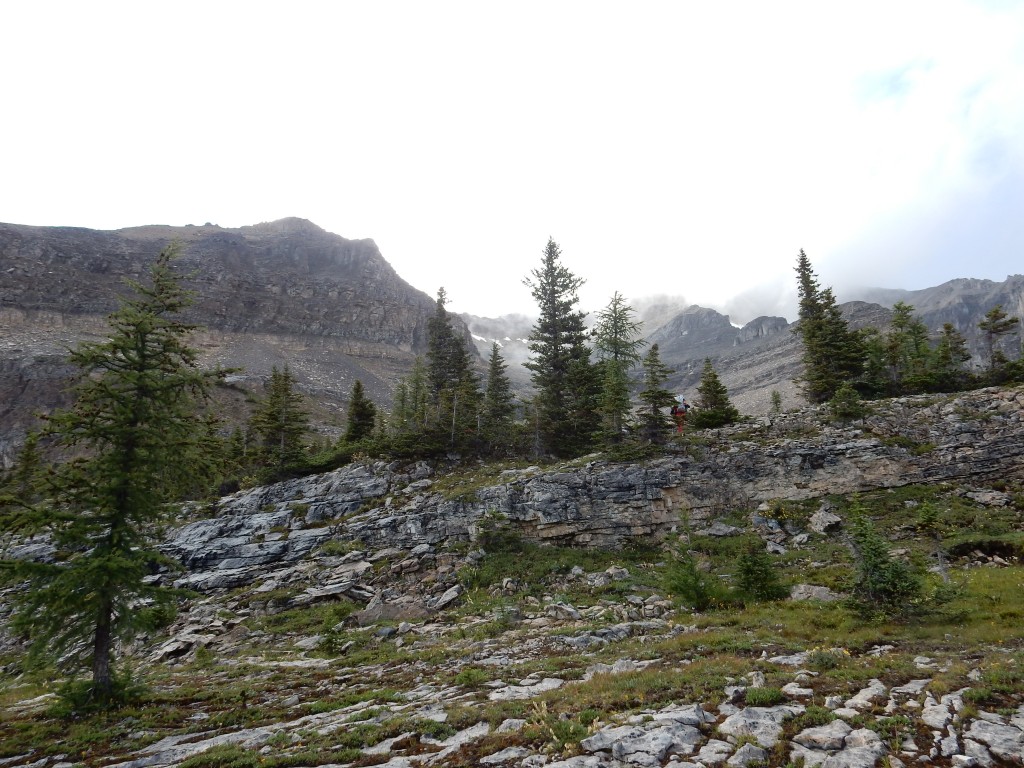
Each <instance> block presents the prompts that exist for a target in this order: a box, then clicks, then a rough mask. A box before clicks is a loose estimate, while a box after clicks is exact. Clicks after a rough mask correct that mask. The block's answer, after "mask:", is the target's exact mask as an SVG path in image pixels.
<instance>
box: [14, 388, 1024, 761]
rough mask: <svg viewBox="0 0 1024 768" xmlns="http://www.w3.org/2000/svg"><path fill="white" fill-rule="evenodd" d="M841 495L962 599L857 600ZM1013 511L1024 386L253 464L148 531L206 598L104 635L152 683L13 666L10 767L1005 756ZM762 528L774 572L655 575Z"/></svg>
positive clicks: (1019, 542) (1023, 464) (753, 538)
mask: <svg viewBox="0 0 1024 768" xmlns="http://www.w3.org/2000/svg"><path fill="white" fill-rule="evenodd" d="M848 494H859V497H858V498H859V501H857V502H856V503H858V504H860V505H861V506H863V507H865V508H867V509H868V510H870V514H871V516H872V518H873V519H874V520H875V521H876V523H877V524H878V525H879V526H885V529H886V531H887V534H888V535H889V536H890V537H891V538H892V539H893V541H892V546H894V547H898V549H897V550H896V551H895V553H894V555H895V556H899V557H903V558H909V559H910V560H912V561H915V562H920V563H921V564H922V565H923V566H926V567H927V566H931V567H932V568H933V569H934V568H939V569H940V570H941V569H942V568H948V569H949V570H951V571H953V572H955V574H956V576H955V578H956V581H957V583H958V585H959V587H958V589H959V590H960V592H959V593H958V595H959V596H957V597H954V598H953V600H954V602H953V603H952V604H951V605H950V606H949V608H948V610H949V613H946V614H939V615H936V616H932V617H928V616H927V615H926V616H922V617H919V618H918V619H916V620H915V621H914V622H913V623H912V624H911V625H909V626H900V625H896V624H891V623H885V624H877V623H872V622H865V621H863V620H861V621H858V620H856V618H855V617H854V615H853V614H852V613H851V612H850V610H849V608H847V607H846V606H845V604H844V603H843V601H842V599H841V595H840V594H838V593H839V592H840V591H842V590H843V589H847V588H849V586H850V584H851V579H850V576H851V570H852V568H853V567H854V561H853V559H852V557H851V556H850V553H849V552H848V550H847V548H846V546H845V545H844V541H845V539H846V535H847V532H848V524H849V515H850V514H851V509H852V507H851V506H850V505H851V503H853V502H852V500H851V497H850V496H848ZM926 506H930V507H934V508H937V509H938V510H939V526H938V528H939V529H940V530H942V531H943V533H942V536H943V537H944V541H943V548H944V551H945V555H944V558H945V559H944V560H940V559H938V557H937V555H936V545H935V541H934V540H933V538H932V537H931V536H928V535H921V534H920V533H919V532H918V530H917V528H916V527H915V524H914V520H915V519H916V518H915V515H916V514H917V510H919V509H923V508H924V507H926ZM1022 513H1024V389H1022V388H1014V389H990V390H981V391H977V392H970V393H964V394H960V395H956V396H937V397H913V398H902V399H898V400H893V401H885V402H881V403H878V404H876V405H875V406H874V410H873V412H872V413H871V414H870V415H869V416H867V417H866V418H865V419H864V421H863V422H858V423H856V424H848V425H833V424H830V423H829V422H828V421H827V420H825V419H824V418H823V412H822V411H821V409H806V410H803V411H799V412H793V413H786V414H781V415H778V416H775V417H763V418H760V419H757V420H755V421H754V422H752V423H749V424H746V425H742V426H739V427H733V428H730V429H724V430H718V431H708V432H703V433H698V434H695V435H692V436H685V437H684V438H683V439H681V440H677V441H675V442H673V443H672V444H671V445H670V446H669V449H668V451H667V452H666V453H665V455H663V456H660V457H655V458H652V459H649V460H647V461H644V462H639V463H614V462H610V461H607V460H606V459H604V458H602V457H601V456H591V457H586V458H584V459H581V460H579V461H576V462H571V463H567V464H561V465H557V466H552V467H501V466H493V467H479V468H475V469H468V470H466V469H464V470H461V471H458V472H449V471H446V470H445V469H444V468H443V467H440V466H435V465H430V464H426V463H414V464H402V463H383V462H380V463H363V464H354V465H351V466H348V467H343V468H341V469H339V470H336V471H334V472H331V473H328V474H326V475H321V476H316V477H309V478H302V479H298V480H293V481H288V482H285V483H281V484H278V485H274V486H268V487H262V488H253V489H250V490H247V491H244V492H241V493H238V494H235V495H233V496H229V497H226V498H224V499H222V500H221V501H220V502H219V503H217V504H216V505H214V506H213V507H212V508H211V507H206V506H204V507H200V508H197V509H195V510H193V511H192V512H191V513H187V514H185V515H184V516H183V519H182V521H181V524H180V525H179V526H178V527H177V528H176V529H175V530H174V531H173V532H172V533H171V535H170V536H169V538H168V539H167V542H166V546H165V551H166V552H167V554H168V555H170V556H171V557H173V558H175V559H177V560H178V561H179V562H180V563H181V564H182V566H183V569H182V570H180V571H177V572H175V571H171V570H166V571H164V572H163V573H162V574H160V576H159V578H160V579H161V580H163V581H164V582H165V583H168V584H174V585H176V586H179V587H183V588H186V589H189V590H192V591H193V592H194V597H192V598H190V599H188V600H187V601H186V602H184V603H183V605H182V611H181V614H180V615H179V617H178V618H177V620H176V621H175V622H174V623H173V624H172V625H171V626H170V627H168V628H166V629H165V630H163V631H161V632H154V633H151V634H149V635H147V636H144V637H141V638H138V639H137V640H136V641H135V642H134V644H132V645H131V646H128V647H125V648H124V649H122V651H123V653H124V654H125V655H126V656H127V657H129V658H130V659H131V660H132V663H133V664H134V665H135V667H136V674H139V675H142V676H144V677H145V678H146V679H147V680H149V681H150V682H151V684H152V685H154V686H155V688H154V690H153V692H152V693H151V694H149V699H148V700H147V701H149V702H150V703H149V704H146V703H143V704H140V705H138V706H135V707H133V708H131V709H130V710H126V711H124V712H120V713H114V714H113V715H112V716H110V717H109V718H106V719H102V720H99V721H97V720H95V719H90V718H85V719H78V720H71V721H59V720H54V719H53V716H52V715H47V714H46V712H45V710H46V707H47V706H49V704H50V703H52V701H53V695H52V693H49V692H47V690H46V688H47V686H45V685H43V686H41V685H40V684H39V683H38V682H37V681H35V682H34V681H33V679H32V678H31V677H30V676H28V677H21V678H16V677H14V675H16V674H17V672H16V668H15V667H14V666H8V667H6V668H5V672H4V674H5V675H6V677H4V678H2V679H3V680H4V688H5V693H4V694H3V702H4V703H3V707H4V714H3V717H2V718H0V761H2V762H0V765H3V766H10V767H11V768H15V767H17V768H21V767H22V766H33V767H34V768H54V767H55V766H58V765H60V766H71V765H76V764H84V765H89V766H121V767H123V768H143V767H144V766H182V767H183V768H199V767H200V766H210V767H211V768H214V767H217V766H225V767H226V766H250V765H251V766H257V765H262V766H270V768H276V766H314V765H346V766H353V768H355V767H356V766H367V765H386V766H390V767H391V768H411V767H412V766H431V765H434V766H480V765H499V766H500V765H507V766H551V767H552V768H584V767H591V768H597V767H600V766H609V767H612V766H615V767H618V768H623V767H625V766H686V767H687V768H697V767H698V766H720V765H728V766H747V765H751V766H753V765H768V766H783V765H788V764H799V761H802V762H803V764H804V765H806V766H812V765H823V766H826V768H838V767H839V766H850V767H851V768H860V767H863V768H871V767H872V766H876V765H879V764H884V765H889V766H911V765H937V766H949V765H956V766H973V765H981V766H994V765H1020V764H1022V763H1024V695H1022V692H1024V629H1022V626H1021V624H1020V617H1021V616H1024V592H1022V590H1021V589H1020V582H1021V578H1022V576H1024V567H1022V564H1021V557H1022V555H1024V517H1022ZM750 543H756V545H757V546H758V547H759V548H761V549H762V550H766V551H767V552H769V553H771V554H770V556H771V558H772V559H773V563H774V564H775V567H776V569H777V570H778V571H779V572H780V573H783V574H785V577H786V580H787V582H788V584H787V586H788V587H789V588H790V590H791V591H790V595H791V596H790V599H788V600H786V601H784V602H781V603H772V604H768V605H764V606H759V605H757V604H753V605H748V606H746V607H745V608H742V609H734V610H711V611H709V612H706V613H695V612H691V611H689V610H687V609H686V608H684V607H682V606H681V605H680V604H679V602H677V601H676V600H674V599H673V598H672V595H671V594H670V593H669V592H667V591H666V589H665V585H666V583H667V582H666V581H665V575H666V574H667V573H670V572H671V569H672V565H671V563H672V561H673V554H672V552H673V549H676V550H678V549H679V548H682V549H690V550H691V551H693V552H695V553H697V554H698V555H699V557H700V558H702V559H703V560H704V562H705V565H706V566H707V567H710V568H711V569H712V570H711V571H710V572H709V573H710V574H711V575H712V576H713V577H714V578H716V579H718V578H720V579H723V580H724V583H728V582H729V580H730V578H732V576H733V574H734V573H735V566H734V562H733V558H734V557H735V556H736V554H737V553H738V552H740V551H742V547H743V546H748V545H750ZM537 544H544V545H545V546H537ZM567 544H572V545H575V546H574V547H566V546H564V545H567ZM663 545H667V547H668V548H667V549H666V548H662V546H663ZM21 547H22V549H21V552H22V554H24V555H25V556H45V552H46V544H45V542H22V543H21ZM943 563H945V565H943ZM5 603H6V601H3V600H2V599H0V605H4V604H5ZM2 613H3V609H2V608H0V614H2ZM17 640H18V639H17V638H14V637H10V636H7V637H5V639H4V645H3V648H2V654H3V658H4V659H5V660H10V659H11V658H12V653H14V652H15V650H16V648H17ZM47 729H49V730H47ZM42 734H48V736H47V737H46V738H45V739H44V738H42Z"/></svg>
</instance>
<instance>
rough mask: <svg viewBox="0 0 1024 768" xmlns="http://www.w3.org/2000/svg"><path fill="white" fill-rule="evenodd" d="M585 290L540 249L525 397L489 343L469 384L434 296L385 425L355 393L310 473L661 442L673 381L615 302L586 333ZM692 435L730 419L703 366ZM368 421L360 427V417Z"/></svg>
mask: <svg viewBox="0 0 1024 768" xmlns="http://www.w3.org/2000/svg"><path fill="white" fill-rule="evenodd" d="M583 282H584V280H583V279H582V278H580V277H578V276H576V275H574V274H573V273H572V272H571V271H570V270H569V269H568V268H566V267H565V265H564V264H563V263H562V262H561V250H560V249H559V247H558V244H557V243H555V241H554V240H549V241H548V243H547V246H546V247H545V249H544V252H543V254H542V258H541V263H540V266H538V267H537V268H535V269H533V270H532V271H531V272H530V274H529V275H528V276H527V277H526V278H525V280H524V283H525V284H526V285H527V286H528V287H529V288H530V290H531V293H532V295H533V298H534V300H535V301H536V303H537V307H538V315H539V316H538V319H537V322H536V323H535V325H534V326H533V328H532V330H531V333H530V337H529V349H530V351H531V353H532V354H531V357H530V360H529V361H528V362H527V363H526V367H527V368H528V369H529V371H530V378H531V382H532V384H533V394H532V396H531V397H528V398H525V399H520V398H517V397H516V396H515V394H514V392H513V389H512V385H511V383H510V381H509V378H508V375H507V369H508V366H507V363H506V362H505V360H504V358H503V357H502V354H501V347H500V345H499V344H497V343H494V344H493V345H492V347H491V352H490V356H489V358H488V360H487V368H486V372H485V373H484V375H483V376H480V375H478V374H477V372H476V371H475V370H474V367H473V359H472V356H471V354H470V352H469V348H468V346H467V342H466V338H465V336H464V335H463V334H461V333H460V332H458V331H457V330H456V329H455V327H454V326H453V323H452V318H451V317H450V316H449V314H448V311H447V309H446V304H447V303H448V299H447V295H446V294H445V291H444V289H443V288H442V289H441V290H440V291H439V292H438V295H437V301H436V306H435V311H434V315H433V317H432V318H431V319H430V321H429V323H428V341H427V353H426V355H425V357H423V358H418V359H417V360H416V362H415V364H414V366H413V369H412V371H411V372H410V373H409V375H408V376H406V377H405V378H403V379H401V380H400V381H399V382H398V383H397V385H396V387H395V390H394V396H393V398H392V407H391V411H390V412H389V413H386V412H384V410H383V409H379V408H376V407H375V406H374V405H373V404H372V403H367V401H366V399H365V394H363V393H362V385H361V384H360V383H359V382H356V385H355V388H354V389H353V392H352V397H351V405H350V408H349V421H348V428H347V429H346V432H345V436H344V437H343V438H342V440H341V441H339V443H338V444H337V445H336V446H334V447H333V449H332V450H330V451H327V452H323V453H321V454H320V455H318V456H316V457H313V458H312V459H311V466H313V467H316V468H317V469H323V468H328V467H330V466H336V465H338V464H339V463H342V462H344V461H347V460H348V459H350V458H351V457H352V456H354V455H357V454H367V455H381V456H392V457H439V456H448V457H453V458H460V459H465V458H473V457H481V458H512V457H523V458H541V457H545V456H548V457H557V458H569V457H574V456H580V455H584V454H586V453H588V452H591V451H595V450H608V451H612V452H613V453H614V452H616V451H618V452H621V453H629V452H635V451H637V450H639V449H643V448H645V447H647V446H651V445H657V444H659V443H662V442H664V441H665V440H666V439H667V438H668V437H669V436H670V435H671V434H672V432H673V429H674V428H676V422H675V421H674V420H673V418H672V416H671V414H670V412H669V411H670V409H671V408H672V406H673V405H675V404H676V396H675V395H673V393H672V392H670V391H668V390H667V389H666V388H665V383H666V381H667V380H668V378H669V376H670V375H671V374H672V370H671V369H670V368H669V367H668V366H666V365H665V364H664V363H663V362H662V361H661V358H660V355H659V350H658V346H657V345H656V344H655V345H653V346H650V347H649V348H648V345H647V343H646V342H645V341H644V339H643V335H642V324H641V323H640V322H639V321H638V320H637V319H636V317H635V312H634V310H633V308H632V307H631V306H630V305H629V304H628V303H627V302H626V300H625V299H624V298H623V297H622V296H621V295H620V294H618V293H615V294H614V295H613V296H612V297H611V299H610V301H609V303H608V305H607V306H606V307H605V308H604V309H602V310H601V311H599V312H598V313H597V322H596V324H595V325H594V327H593V329H589V328H587V326H586V324H585V318H586V312H583V311H581V310H580V309H579V308H578V303H579V298H578V290H579V288H580V286H582V285H583ZM695 406H696V408H695V411H694V413H693V414H692V415H691V417H690V418H691V422H692V423H693V425H694V426H697V427H701V426H717V425H720V424H723V423H728V422H730V421H734V420H736V419H738V418H739V413H738V412H737V411H736V409H735V408H734V407H733V406H732V404H731V403H730V402H729V400H728V395H727V393H726V390H725V388H724V387H723V386H722V384H721V381H720V380H719V379H718V377H717V374H716V373H715V371H714V369H713V367H712V366H711V362H710V361H707V362H706V364H705V371H704V378H703V380H702V384H701V387H700V388H699V389H698V398H697V399H696V402H695ZM371 412H372V413H374V414H375V421H373V423H372V424H371V419H370V417H369V415H368V414H369V413H371Z"/></svg>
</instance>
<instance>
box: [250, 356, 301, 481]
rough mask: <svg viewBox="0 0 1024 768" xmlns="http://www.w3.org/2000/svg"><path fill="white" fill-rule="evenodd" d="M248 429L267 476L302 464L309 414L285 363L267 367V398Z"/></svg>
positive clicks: (255, 412)
mask: <svg viewBox="0 0 1024 768" xmlns="http://www.w3.org/2000/svg"><path fill="white" fill-rule="evenodd" d="M250 429H251V431H252V432H253V434H254V435H256V436H257V440H258V446H259V450H258V451H257V453H258V456H259V461H260V463H261V464H262V465H263V466H264V467H266V468H267V469H268V470H270V472H271V476H276V475H277V474H280V473H281V472H285V471H287V470H288V469H289V468H294V467H297V466H299V465H301V464H302V461H303V459H304V458H305V445H304V439H305V437H306V435H307V434H308V432H309V412H308V411H307V410H306V406H305V402H304V398H303V396H302V393H300V392H299V391H298V390H297V389H296V388H295V377H294V376H292V373H291V371H290V370H289V369H288V365H287V364H286V365H285V366H284V368H283V369H282V370H278V368H277V366H276V365H275V366H274V367H273V368H271V371H270V382H269V383H268V385H267V395H266V397H264V398H263V400H261V401H260V403H259V404H258V405H257V406H256V409H255V411H253V415H252V418H251V420H250Z"/></svg>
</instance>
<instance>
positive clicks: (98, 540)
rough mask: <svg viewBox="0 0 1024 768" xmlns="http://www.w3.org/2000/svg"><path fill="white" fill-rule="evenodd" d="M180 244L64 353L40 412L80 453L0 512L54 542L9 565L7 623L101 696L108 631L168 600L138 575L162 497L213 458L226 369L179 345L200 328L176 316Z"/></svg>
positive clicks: (64, 443)
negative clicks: (81, 675) (84, 673)
mask: <svg viewBox="0 0 1024 768" xmlns="http://www.w3.org/2000/svg"><path fill="white" fill-rule="evenodd" d="M176 251H177V248H176V247H174V246H172V247H171V248H168V249H167V250H165V251H164V252H163V253H161V254H160V256H159V257H158V258H157V260H156V262H155V263H154V265H153V267H152V268H151V270H150V284H149V285H141V284H138V283H129V285H130V286H131V287H132V289H133V290H134V292H135V295H134V296H133V297H131V298H127V299H125V300H123V301H122V303H121V306H120V308H119V309H118V310H117V311H115V312H114V313H113V314H112V315H111V316H110V318H109V320H108V322H109V329H108V332H109V338H108V339H107V340H106V341H103V342H98V343H83V344H80V345H79V346H78V347H77V348H76V349H75V350H74V351H72V352H71V354H70V357H69V359H70V361H71V363H73V364H74V365H75V366H76V367H77V368H78V369H79V370H80V371H81V378H80V380H79V382H78V384H77V386H76V390H75V391H76V395H77V397H76V400H75V403H74V405H72V406H71V407H70V408H68V409H66V410H62V411H58V412H56V413H54V414H52V415H51V416H50V417H49V418H48V419H47V422H46V425H45V427H44V434H45V437H46V438H47V439H48V440H49V441H52V445H53V447H55V448H56V449H59V450H61V451H62V452H65V454H66V453H72V454H74V455H76V456H77V458H75V459H72V460H70V461H67V462H65V463H64V464H61V465H57V466H54V467H51V468H50V469H49V471H48V472H47V474H46V486H47V487H46V492H45V494H44V495H43V498H44V499H45V501H43V502H41V503H39V504H36V505H33V506H32V507H30V508H26V507H20V508H17V509H13V510H12V508H10V507H8V508H7V510H6V514H5V518H8V519H4V520H3V523H4V525H3V528H4V529H10V528H12V527H20V528H21V529H22V530H26V531H28V532H30V533H40V534H48V535H49V538H50V541H51V542H52V544H53V545H54V560H53V561H52V562H25V561H6V562H4V566H5V567H7V568H9V569H10V570H11V571H13V575H14V577H15V578H17V579H26V580H28V581H29V583H30V588H29V589H28V590H18V591H15V592H13V593H11V594H10V595H9V599H12V600H13V601H14V603H15V618H14V622H13V627H14V628H15V630H16V631H20V632H25V633H26V634H27V635H28V636H29V637H31V638H32V640H33V643H34V648H35V649H36V650H37V651H41V652H49V653H52V654H53V655H54V658H60V659H62V660H63V661H64V662H66V663H69V664H77V663H83V664H84V663H89V664H91V667H92V688H91V692H92V695H93V697H94V700H95V701H97V702H98V703H101V704H103V703H110V702H111V701H112V700H113V699H114V698H116V695H117V690H116V679H115V676H114V671H113V655H114V644H115V641H116V640H117V639H118V638H123V637H127V636H129V635H130V634H131V633H132V631H133V630H135V629H138V628H140V627H144V626H146V625H147V621H148V620H151V619H152V617H153V615H154V611H156V610H159V609H161V608H163V609H166V608H168V607H169V606H170V605H171V601H170V596H169V594H168V592H167V590H165V589H161V588H159V587H157V586H156V585H153V584H151V583H149V582H148V581H147V579H146V577H147V576H148V575H149V573H150V567H151V565H152V564H153V563H157V562H161V561H162V560H163V556H162V555H161V554H160V553H159V552H158V550H157V549H156V544H157V541H158V538H159V535H160V530H161V524H162V523H163V522H164V521H165V520H166V517H167V515H168V514H169V513H170V512H171V511H172V508H171V507H169V506H168V502H170V501H174V500H176V499H178V498H180V492H181V489H182V488H186V487H189V486H191V485H193V484H194V483H195V482H196V478H197V477H204V476H209V474H210V472H211V470H212V465H213V462H212V461H211V457H210V456H208V455H205V454H204V453H203V450H202V443H203V438H204V434H201V433H202V432H203V431H202V430H197V429H196V414H197V409H198V407H199V405H200V404H201V402H202V401H204V400H205V399H206V397H207V396H208V394H209V392H210V389H211V387H212V386H213V384H214V383H215V382H216V381H217V380H218V379H219V378H220V377H221V376H222V372H221V371H202V370H200V369H199V368H198V367H197V362H196V360H197V352H196V350H195V349H193V348H192V347H190V346H189V345H188V343H187V340H188V337H189V335H190V334H191V333H192V332H193V331H194V330H195V327H194V326H192V325H189V324H186V323H184V322H182V321H181V320H180V319H179V318H178V314H179V313H180V312H181V310H183V309H184V308H185V307H186V306H188V304H189V303H190V301H191V297H190V294H189V293H188V292H187V291H185V290H184V289H183V288H182V286H181V284H180V280H179V277H178V275H177V274H176V273H175V271H174V269H173V268H172V260H173V258H174V256H175V254H176ZM12 514H13V515H14V516H15V517H16V518H17V519H15V520H11V519H9V516H10V515H12ZM140 605H148V606H149V607H147V608H140Z"/></svg>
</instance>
